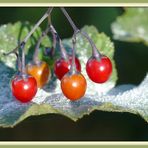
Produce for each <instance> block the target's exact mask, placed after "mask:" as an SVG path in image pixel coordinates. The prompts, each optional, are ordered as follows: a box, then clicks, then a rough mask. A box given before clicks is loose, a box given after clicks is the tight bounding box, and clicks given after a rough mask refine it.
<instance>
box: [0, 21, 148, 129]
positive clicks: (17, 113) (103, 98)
mask: <svg viewBox="0 0 148 148" xmlns="http://www.w3.org/2000/svg"><path fill="white" fill-rule="evenodd" d="M16 24H17V23H16ZM16 24H14V25H11V27H12V28H13V27H14V28H15V25H16ZM5 26H6V27H7V25H5ZM2 27H3V26H2ZM11 27H8V29H9V30H11ZM0 31H1V28H0ZM17 31H18V32H19V31H20V30H19V27H18V30H17V29H16V32H17ZM83 31H85V32H87V33H88V34H89V36H90V37H91V38H92V39H93V41H94V42H95V43H96V46H97V47H98V49H100V51H101V52H102V53H103V54H106V55H108V56H109V57H110V58H111V59H112V62H113V63H114V61H113V55H114V46H113V43H112V42H111V41H110V39H109V37H107V36H106V35H105V34H104V33H99V32H98V31H97V29H96V28H95V27H93V26H85V27H84V28H83ZM0 33H1V32H0ZM7 33H9V31H8V30H7V31H6V34H7ZM14 33H15V32H14ZM16 34H17V33H16ZM12 35H13V34H12ZM9 37H10V38H9V39H11V34H10V35H9ZM3 40H4V39H3ZM14 40H15V41H14V42H11V43H12V44H15V43H16V42H17V38H14ZM0 42H1V40H0ZM8 43H9V40H8ZM63 43H64V45H65V47H66V49H67V50H68V51H69V52H71V40H70V39H66V40H64V41H63ZM3 45H5V44H3ZM43 45H44V44H43ZM11 46H12V45H11ZM13 46H14V47H15V45H13ZM4 47H5V46H3V51H6V50H7V49H6V48H4ZM9 50H10V49H9ZM76 52H77V55H78V56H79V58H80V60H81V64H82V73H83V74H84V75H85V77H86V79H87V86H88V87H87V91H86V94H85V96H84V97H83V98H82V99H81V100H79V101H76V102H71V101H69V100H68V99H66V98H65V97H64V96H63V94H62V92H61V88H60V81H59V80H55V78H54V77H53V79H51V80H50V82H49V84H48V85H46V86H45V87H44V88H43V89H40V90H38V93H37V95H36V97H35V98H34V99H33V101H32V102H30V103H27V104H22V103H20V102H18V101H16V100H15V98H14V97H13V96H12V94H11V90H10V85H9V82H10V79H11V77H12V76H13V74H14V73H15V70H14V63H13V59H12V58H9V61H7V60H5V57H3V59H2V60H1V62H0V67H1V68H0V76H1V83H0V126H2V127H13V126H15V125H16V124H18V123H20V122H21V121H23V120H24V119H25V118H27V117H29V116H32V115H41V114H47V113H55V114H61V115H64V116H66V117H69V118H70V119H72V120H74V121H77V120H78V119H80V118H82V117H83V116H84V115H88V114H90V113H91V112H92V111H93V110H103V111H111V112H114V111H116V112H130V113H134V114H138V115H140V116H142V117H143V118H144V119H145V120H146V121H147V122H148V89H147V88H148V75H147V76H146V78H145V80H144V81H143V82H142V83H141V84H140V85H139V86H134V85H130V84H125V85H121V86H117V87H114V86H115V84H116V80H117V74H116V69H115V65H114V67H113V69H114V71H113V75H112V77H111V78H110V80H109V81H108V82H106V83H105V84H95V83H93V82H91V81H90V80H89V79H88V77H87V75H86V71H85V63H86V61H87V59H88V58H89V57H90V56H91V47H90V45H89V43H88V42H87V40H86V39H85V38H83V37H80V35H79V36H78V37H77V51H76ZM28 53H30V52H28ZM0 57H1V56H0ZM8 63H10V64H8ZM8 65H9V66H8ZM49 118H50V116H49Z"/></svg>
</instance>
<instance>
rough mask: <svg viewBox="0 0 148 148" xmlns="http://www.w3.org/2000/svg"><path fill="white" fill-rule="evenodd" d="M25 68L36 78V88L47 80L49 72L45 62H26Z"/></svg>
mask: <svg viewBox="0 0 148 148" xmlns="http://www.w3.org/2000/svg"><path fill="white" fill-rule="evenodd" d="M26 69H27V73H28V74H29V75H32V76H33V77H34V78H35V79H36V81H37V86H38V88H42V87H43V86H44V85H45V84H46V83H47V82H48V80H49V76H50V73H51V72H50V68H49V66H48V64H47V63H46V62H41V63H39V64H28V65H27V67H26Z"/></svg>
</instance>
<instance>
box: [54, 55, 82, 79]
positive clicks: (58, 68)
mask: <svg viewBox="0 0 148 148" xmlns="http://www.w3.org/2000/svg"><path fill="white" fill-rule="evenodd" d="M71 63H72V56H69V61H67V60H65V59H64V58H60V59H58V60H57V61H56V62H55V64H54V73H55V74H56V76H57V78H58V79H60V80H61V79H62V78H63V76H64V75H65V74H66V73H67V72H68V71H69V70H70V65H71ZM75 64H76V68H77V70H78V71H79V72H80V71H81V65H80V61H79V59H78V58H76V57H75Z"/></svg>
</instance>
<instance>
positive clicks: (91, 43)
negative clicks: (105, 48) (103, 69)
mask: <svg viewBox="0 0 148 148" xmlns="http://www.w3.org/2000/svg"><path fill="white" fill-rule="evenodd" d="M61 10H62V12H63V14H64V15H65V17H66V18H67V20H68V21H69V23H70V25H71V26H72V28H73V30H74V34H75V35H76V34H78V33H80V34H81V35H82V36H84V37H85V38H86V39H87V40H88V42H89V43H90V45H91V47H92V55H93V56H94V57H96V58H100V56H101V53H100V52H99V50H98V49H97V47H96V45H95V43H94V42H93V41H92V39H91V38H90V37H89V36H88V34H87V33H86V32H84V31H82V30H79V29H78V28H77V26H76V25H75V23H74V22H73V20H72V19H71V17H70V16H69V14H68V13H67V11H66V10H65V8H64V7H61Z"/></svg>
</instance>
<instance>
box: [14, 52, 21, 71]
mask: <svg viewBox="0 0 148 148" xmlns="http://www.w3.org/2000/svg"><path fill="white" fill-rule="evenodd" d="M15 55H16V58H17V68H18V71H19V72H21V70H22V63H21V59H20V57H19V54H18V53H15Z"/></svg>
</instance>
